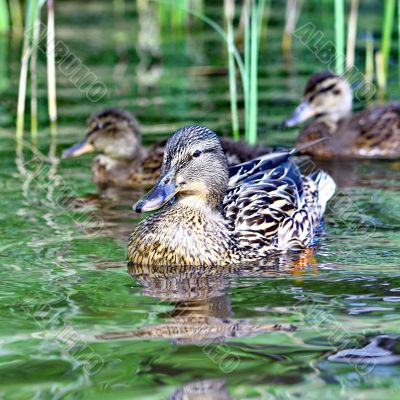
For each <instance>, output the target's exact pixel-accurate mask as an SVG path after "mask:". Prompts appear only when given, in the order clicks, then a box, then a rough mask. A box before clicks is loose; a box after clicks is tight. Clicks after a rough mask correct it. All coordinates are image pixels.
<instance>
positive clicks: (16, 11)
mask: <svg viewBox="0 0 400 400" xmlns="http://www.w3.org/2000/svg"><path fill="white" fill-rule="evenodd" d="M8 4H9V7H10V15H11V27H12V30H13V31H14V32H22V29H23V18H22V10H21V4H20V2H19V0H9V2H8Z"/></svg>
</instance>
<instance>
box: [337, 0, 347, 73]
mask: <svg viewBox="0 0 400 400" xmlns="http://www.w3.org/2000/svg"><path fill="white" fill-rule="evenodd" d="M344 38H345V25H344V0H335V49H336V65H335V68H336V73H337V74H339V75H342V74H343V73H344V43H345V40H344Z"/></svg>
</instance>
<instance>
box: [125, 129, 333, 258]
mask: <svg viewBox="0 0 400 400" xmlns="http://www.w3.org/2000/svg"><path fill="white" fill-rule="evenodd" d="M291 154H292V152H289V151H282V152H276V153H273V154H270V155H265V156H262V157H260V158H257V159H254V160H252V161H249V162H247V163H244V164H240V165H237V166H235V167H232V168H231V169H230V170H229V169H228V164H227V161H226V156H225V154H224V152H223V148H222V145H221V142H220V140H219V138H218V136H217V135H216V134H215V133H214V132H212V131H211V130H210V129H208V128H206V127H203V126H187V127H185V128H182V129H179V130H178V131H176V132H175V133H174V135H173V136H172V137H171V138H170V139H169V140H168V142H167V145H166V149H165V155H164V160H163V165H162V175H161V177H160V179H159V180H158V182H157V184H156V186H155V187H154V188H153V189H152V190H151V191H150V192H149V193H147V194H146V195H145V196H144V197H143V198H142V199H141V200H140V201H139V202H138V203H137V204H136V206H135V209H136V211H137V212H142V211H154V210H159V209H160V208H161V207H163V206H164V205H165V207H163V208H162V209H161V210H160V211H158V212H156V213H154V214H152V215H150V216H149V217H147V218H146V219H144V220H143V221H142V222H140V223H139V224H138V225H137V226H136V228H135V230H134V231H133V233H132V235H131V238H130V241H129V245H128V257H129V261H130V262H131V263H132V264H139V265H202V266H208V265H227V264H232V263H241V262H247V261H256V260H260V259H262V258H264V257H267V256H268V255H269V254H271V253H273V252H284V251H286V250H290V249H299V248H305V247H307V246H310V245H311V244H312V243H313V239H314V237H315V234H316V232H317V230H318V227H319V226H320V222H321V218H322V215H323V213H324V210H325V206H326V202H327V201H328V200H329V199H330V198H331V197H332V195H333V193H334V190H335V183H334V182H333V180H332V179H331V178H330V177H329V175H327V174H326V173H324V172H318V173H314V174H312V175H310V176H306V177H304V176H302V175H301V174H300V172H299V170H298V168H297V167H296V165H295V164H294V163H293V162H292V161H291V160H290V156H291Z"/></svg>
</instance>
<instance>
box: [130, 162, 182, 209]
mask: <svg viewBox="0 0 400 400" xmlns="http://www.w3.org/2000/svg"><path fill="white" fill-rule="evenodd" d="M177 193H178V186H177V184H176V180H175V169H174V170H172V171H170V172H168V173H166V174H165V175H163V176H162V177H161V178H160V179H159V180H158V182H157V184H156V185H155V186H154V187H153V189H151V190H150V192H148V193H147V194H145V195H144V196H143V197H142V198H141V199H140V200H139V201H138V202H137V203H136V204H135V206H134V209H135V211H136V212H138V213H141V212H148V211H155V210H158V209H160V208H161V207H162V206H163V205H165V204H167V203H168V202H169V201H170V200H171V199H172V198H173V197H174V196H175V195H176V194H177Z"/></svg>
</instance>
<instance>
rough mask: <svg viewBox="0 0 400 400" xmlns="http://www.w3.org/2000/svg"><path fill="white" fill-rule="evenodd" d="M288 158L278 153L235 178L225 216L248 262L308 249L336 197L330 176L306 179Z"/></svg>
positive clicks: (233, 178)
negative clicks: (322, 218)
mask: <svg viewBox="0 0 400 400" xmlns="http://www.w3.org/2000/svg"><path fill="white" fill-rule="evenodd" d="M289 157H290V153H288V152H286V153H285V154H283V153H280V154H279V155H277V156H276V158H271V159H270V160H264V161H266V162H265V163H264V164H263V166H262V165H260V164H257V162H256V161H255V162H254V165H253V166H251V165H246V166H244V165H243V166H242V169H240V168H239V169H238V170H237V171H236V173H235V174H234V175H233V176H232V178H231V181H230V185H229V186H230V188H229V190H228V192H227V194H226V196H225V199H224V211H225V215H226V217H227V219H228V221H229V222H230V223H231V226H232V229H233V230H234V231H235V233H236V235H237V238H238V242H239V245H240V247H241V248H242V249H245V251H247V252H248V253H249V257H250V258H251V257H254V256H265V255H267V254H269V253H271V252H273V251H285V250H287V249H296V248H304V247H307V246H309V245H310V244H311V243H312V241H313V238H314V235H315V232H316V230H317V229H318V226H319V223H320V219H321V216H322V214H323V211H324V210H325V206H326V202H327V200H328V199H329V198H330V197H331V196H332V195H333V193H334V190H335V184H334V182H333V180H332V178H330V177H329V175H327V174H325V173H324V172H319V173H316V174H313V175H310V176H307V177H303V176H302V175H301V173H300V171H299V169H298V168H297V166H296V165H295V164H294V163H293V162H292V161H291V160H290V159H289ZM280 159H281V160H282V161H281V162H279V161H280ZM246 164H248V163H246ZM276 164H278V165H276ZM246 171H247V172H246ZM252 171H254V172H252ZM238 176H239V178H238ZM323 188H325V189H324V190H323Z"/></svg>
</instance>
